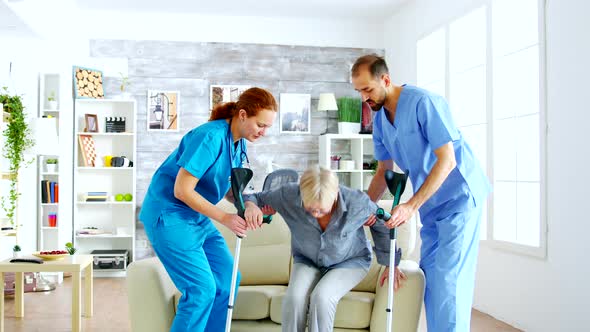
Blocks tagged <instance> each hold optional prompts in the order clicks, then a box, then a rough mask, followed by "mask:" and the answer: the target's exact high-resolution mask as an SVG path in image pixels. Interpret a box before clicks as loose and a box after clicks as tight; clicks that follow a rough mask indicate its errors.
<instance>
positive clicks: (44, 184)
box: [41, 180, 59, 204]
mask: <svg viewBox="0 0 590 332" xmlns="http://www.w3.org/2000/svg"><path fill="white" fill-rule="evenodd" d="M41 203H43V204H47V203H59V184H58V183H57V182H54V181H49V180H41Z"/></svg>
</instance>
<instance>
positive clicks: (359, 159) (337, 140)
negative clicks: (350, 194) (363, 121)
mask: <svg viewBox="0 0 590 332" xmlns="http://www.w3.org/2000/svg"><path fill="white" fill-rule="evenodd" d="M319 141H320V151H319V164H320V166H323V167H326V168H329V169H331V170H332V171H334V172H335V173H336V174H337V175H338V178H339V180H340V183H341V184H344V185H346V186H348V187H351V188H354V189H359V190H365V191H366V190H367V188H368V186H369V183H370V182H371V178H372V174H373V171H372V170H370V169H363V164H367V163H370V162H371V161H372V160H373V158H374V157H373V136H372V135H367V134H325V135H321V136H320V138H319ZM333 158H339V160H338V162H334V161H333ZM365 166H366V165H365Z"/></svg>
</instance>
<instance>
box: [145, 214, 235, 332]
mask: <svg viewBox="0 0 590 332" xmlns="http://www.w3.org/2000/svg"><path fill="white" fill-rule="evenodd" d="M145 230H146V233H147V236H148V238H149V239H150V241H151V243H152V246H153V248H154V251H155V252H156V254H157V255H158V258H160V261H161V262H162V264H163V265H164V267H165V268H166V271H167V272H168V274H169V275H170V278H171V279H172V281H173V282H174V284H175V285H176V288H178V290H179V291H180V293H181V294H182V297H181V298H180V301H179V303H178V307H177V309H176V317H175V318H174V322H173V323H172V327H171V328H170V331H171V332H187V331H190V332H203V331H207V332H223V331H224V330H225V321H226V317H227V305H228V302H229V293H230V288H231V277H232V269H233V258H232V255H231V253H230V252H229V249H228V247H227V244H226V243H225V240H224V239H223V236H222V235H221V233H220V232H219V231H218V230H217V229H216V228H215V226H214V225H213V223H212V221H210V220H209V219H207V220H201V221H200V222H199V223H197V222H196V221H193V220H190V219H189V220H187V219H184V218H181V217H178V216H176V215H162V216H160V218H159V219H158V221H157V222H156V224H155V225H146V226H145ZM239 284H240V275H239V274H238V282H237V284H236V294H237V291H238V290H237V288H238V286H237V285H239Z"/></svg>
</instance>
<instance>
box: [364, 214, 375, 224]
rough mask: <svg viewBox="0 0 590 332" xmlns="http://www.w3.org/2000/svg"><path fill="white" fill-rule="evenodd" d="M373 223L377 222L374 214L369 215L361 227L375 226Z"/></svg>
mask: <svg viewBox="0 0 590 332" xmlns="http://www.w3.org/2000/svg"><path fill="white" fill-rule="evenodd" d="M375 222H377V217H375V215H374V214H371V215H370V216H369V217H368V218H367V220H365V223H364V224H363V225H365V226H369V227H371V226H373V225H375Z"/></svg>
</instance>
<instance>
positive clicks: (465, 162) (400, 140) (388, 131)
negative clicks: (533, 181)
mask: <svg viewBox="0 0 590 332" xmlns="http://www.w3.org/2000/svg"><path fill="white" fill-rule="evenodd" d="M373 142H374V145H375V159H377V160H393V161H394V162H395V163H396V164H397V165H398V166H399V167H400V168H401V169H402V170H403V171H404V172H405V173H406V174H407V173H408V172H409V177H410V180H411V181H412V185H413V188H414V193H415V192H417V191H418V190H419V189H420V187H421V186H422V184H423V183H424V181H425V180H426V177H427V176H428V175H429V174H430V171H431V170H432V167H433V166H434V164H435V162H436V160H437V157H436V155H435V154H434V150H436V149H438V148H439V147H441V146H443V145H444V144H447V143H449V142H453V146H454V149H455V158H456V160H457V167H455V169H453V170H452V171H451V173H450V174H449V176H448V177H447V179H446V180H445V181H444V182H443V184H442V185H441V187H440V188H439V189H438V190H437V191H436V192H435V193H434V195H432V196H431V197H430V199H428V200H427V201H426V202H425V203H424V204H423V205H422V207H421V208H420V214H421V215H422V216H426V215H428V214H429V213H430V212H437V211H438V209H444V210H445V212H447V213H451V212H460V211H464V210H465V209H466V208H467V207H470V206H478V205H479V204H482V203H483V201H484V199H485V198H486V197H487V195H488V193H489V192H490V185H489V182H488V180H487V178H486V176H485V174H484V173H483V171H482V169H481V166H480V164H479V162H478V161H477V159H476V158H475V156H474V154H473V151H471V148H470V147H469V145H468V144H467V142H465V140H464V139H463V136H462V135H461V132H460V131H459V130H458V129H457V127H456V126H455V123H454V122H453V119H452V117H451V111H450V109H449V106H448V104H447V102H446V101H445V100H444V98H442V97H440V96H437V95H435V94H432V93H430V92H428V91H426V90H424V89H420V88H418V87H414V86H409V85H404V86H403V88H402V91H401V94H400V96H399V100H398V103H397V108H396V112H395V119H394V123H393V124H392V123H390V122H389V120H388V119H387V115H386V112H385V110H384V109H381V110H380V111H378V112H377V114H376V115H375V118H374V121H373Z"/></svg>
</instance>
